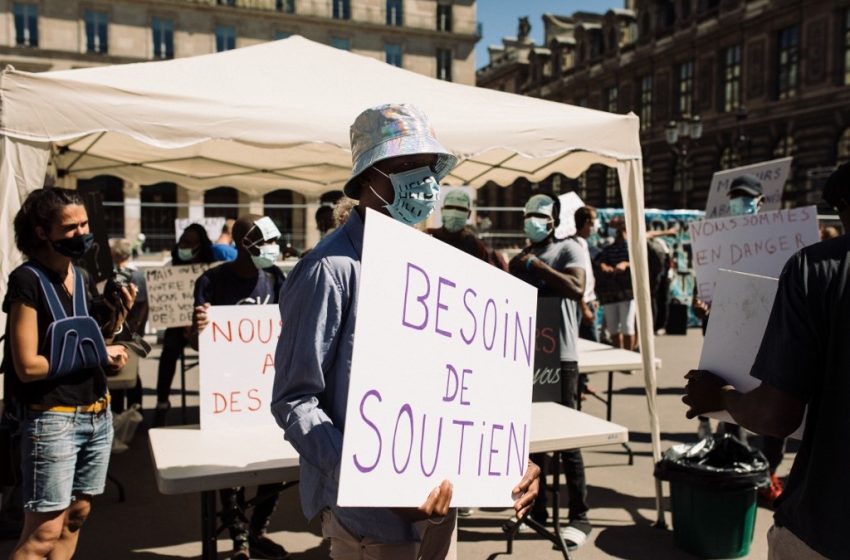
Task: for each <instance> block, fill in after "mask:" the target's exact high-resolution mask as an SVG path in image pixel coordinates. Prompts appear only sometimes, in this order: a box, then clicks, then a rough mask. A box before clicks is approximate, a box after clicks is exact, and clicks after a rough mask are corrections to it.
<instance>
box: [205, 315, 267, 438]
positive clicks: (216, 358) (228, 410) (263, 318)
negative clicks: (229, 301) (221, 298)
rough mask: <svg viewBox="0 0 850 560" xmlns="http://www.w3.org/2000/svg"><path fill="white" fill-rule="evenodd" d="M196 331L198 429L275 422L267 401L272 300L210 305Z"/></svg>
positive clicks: (227, 427) (263, 424)
mask: <svg viewBox="0 0 850 560" xmlns="http://www.w3.org/2000/svg"><path fill="white" fill-rule="evenodd" d="M208 318H209V324H208V325H207V327H206V328H205V329H204V330H203V332H201V334H200V335H199V336H198V352H199V354H200V371H201V373H200V375H201V385H200V408H201V429H202V430H222V429H227V430H231V429H238V428H244V427H248V426H275V425H276V423H275V420H274V417H273V416H272V413H271V409H270V404H271V397H272V385H273V384H274V372H275V369H274V353H275V348H276V347H277V339H278V337H279V336H280V329H281V321H280V311H279V310H278V307H277V305H213V306H211V307H210V308H209V311H208Z"/></svg>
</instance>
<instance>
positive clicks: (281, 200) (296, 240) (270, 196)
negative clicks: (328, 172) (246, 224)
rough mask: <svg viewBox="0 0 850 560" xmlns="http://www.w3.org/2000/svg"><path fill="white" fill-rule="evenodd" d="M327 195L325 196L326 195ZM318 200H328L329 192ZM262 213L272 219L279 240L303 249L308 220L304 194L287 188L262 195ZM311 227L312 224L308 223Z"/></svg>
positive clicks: (310, 217) (309, 218) (310, 218)
mask: <svg viewBox="0 0 850 560" xmlns="http://www.w3.org/2000/svg"><path fill="white" fill-rule="evenodd" d="M326 195H327V196H326ZM319 200H320V202H324V201H325V200H328V201H330V200H331V198H330V193H325V194H323V195H322V197H321V198H320V199H319ZM263 213H265V215H266V216H268V217H269V218H271V219H272V221H274V223H275V225H277V228H278V229H279V230H280V233H281V235H282V238H281V241H282V242H283V243H284V244H286V243H291V244H292V245H293V246H294V247H295V248H297V249H304V248H305V243H306V239H305V238H304V232H305V231H306V227H305V226H306V225H307V221H308V220H311V221H312V220H313V216H307V213H306V206H305V199H304V196H302V195H300V194H298V193H296V192H294V191H291V190H289V189H278V190H276V191H271V192H270V193H267V194H266V195H264V196H263ZM309 227H313V224H309Z"/></svg>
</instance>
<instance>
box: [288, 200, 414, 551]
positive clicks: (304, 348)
mask: <svg viewBox="0 0 850 560" xmlns="http://www.w3.org/2000/svg"><path fill="white" fill-rule="evenodd" d="M362 253H363V219H362V217H361V216H360V214H359V213H358V211H357V210H352V212H351V215H350V217H349V219H348V221H347V222H346V223H345V224H344V225H343V226H342V227H340V228H338V229H337V230H335V231H334V232H332V233H331V234H330V235H328V236H327V237H325V238H324V239H323V240H322V241H321V242H320V243H319V244H318V245H317V246H316V247H315V248H314V249H313V250H312V251H310V252H309V253H308V254H307V256H305V257H304V258H303V259H301V261H299V262H298V264H297V265H296V266H295V268H294V269H293V270H292V272H291V273H290V275H289V277H288V278H287V279H286V282H285V283H284V285H283V290H282V291H281V293H280V315H281V319H282V321H283V329H282V331H281V336H280V339H279V341H278V345H277V353H276V355H275V370H276V373H275V380H274V390H273V394H272V404H271V408H272V414H274V417H275V419H276V420H277V423H278V425H280V427H281V428H283V430H284V437H285V438H286V440H287V441H289V442H290V443H291V444H292V446H293V447H294V448H295V450H296V451H298V454H299V455H300V456H301V483H300V490H301V505H302V507H303V509H304V515H305V516H306V517H307V518H308V519H312V518H314V517H315V516H316V515H318V514H319V513H321V511H322V510H324V509H325V508H330V509H331V510H333V512H334V513H335V514H336V516H337V517H338V518H339V519H340V521H341V522H342V523H343V525H344V526H345V527H346V528H347V529H348V530H349V531H351V532H352V533H354V534H356V535H360V536H364V537H371V538H374V539H378V540H381V541H383V542H411V541H418V540H419V533H418V531H417V530H416V528H415V526H414V525H413V524H412V523H409V522H407V521H405V520H404V519H402V518H401V517H399V516H398V515H397V514H395V513H394V512H392V511H390V510H389V509H385V508H341V507H338V506H337V505H336V503H337V488H338V486H339V470H340V460H341V456H342V433H343V431H344V430H345V409H346V404H347V402H346V401H347V399H348V383H349V378H350V375H351V353H352V350H353V348H354V325H355V323H356V322H357V294H358V286H359V282H360V258H361V255H362ZM424 498H425V497H424V496H423V500H424Z"/></svg>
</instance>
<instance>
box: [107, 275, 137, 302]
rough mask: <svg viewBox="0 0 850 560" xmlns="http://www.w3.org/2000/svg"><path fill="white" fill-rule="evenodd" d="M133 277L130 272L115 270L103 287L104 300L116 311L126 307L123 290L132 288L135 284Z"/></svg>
mask: <svg viewBox="0 0 850 560" xmlns="http://www.w3.org/2000/svg"><path fill="white" fill-rule="evenodd" d="M132 278H133V277H132V275H131V273H130V272H129V271H124V270H113V271H112V275H111V276H110V277H109V279H108V280H107V281H106V284H105V285H104V286H103V298H104V299H105V300H106V301H107V302H109V303H110V304H111V305H112V306H113V307H115V308H116V309H118V308H120V307H123V306H124V298H123V297H122V295H121V288H128V289H129V288H130V284H132V283H133V281H132Z"/></svg>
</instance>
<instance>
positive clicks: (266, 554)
mask: <svg viewBox="0 0 850 560" xmlns="http://www.w3.org/2000/svg"><path fill="white" fill-rule="evenodd" d="M248 549H249V550H250V551H251V558H264V559H265V560H286V559H287V558H289V553H288V552H287V551H286V549H285V548H283V547H282V546H280V545H279V544H277V543H276V542H274V541H273V540H271V539H270V538H268V537H267V536H265V535H260V536H259V537H250V536H249V537H248Z"/></svg>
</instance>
